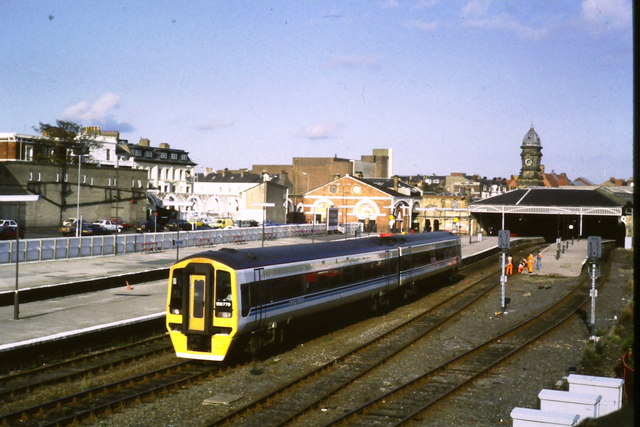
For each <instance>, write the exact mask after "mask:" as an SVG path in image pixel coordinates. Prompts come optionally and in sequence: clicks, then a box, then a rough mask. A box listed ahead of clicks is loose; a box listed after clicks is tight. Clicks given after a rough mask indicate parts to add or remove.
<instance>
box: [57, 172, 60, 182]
mask: <svg viewBox="0 0 640 427" xmlns="http://www.w3.org/2000/svg"><path fill="white" fill-rule="evenodd" d="M56 182H60V174H59V173H57V174H56Z"/></svg>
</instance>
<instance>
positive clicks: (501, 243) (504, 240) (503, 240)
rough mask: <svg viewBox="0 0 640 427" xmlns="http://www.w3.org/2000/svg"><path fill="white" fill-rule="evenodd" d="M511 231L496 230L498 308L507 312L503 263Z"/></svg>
mask: <svg viewBox="0 0 640 427" xmlns="http://www.w3.org/2000/svg"><path fill="white" fill-rule="evenodd" d="M510 237H511V233H510V232H509V230H500V231H498V248H500V285H501V286H500V287H501V293H500V309H501V311H502V313H506V312H507V296H506V292H507V286H506V284H507V275H506V273H505V265H506V260H507V249H509V248H510V247H511V244H510V241H509V239H510Z"/></svg>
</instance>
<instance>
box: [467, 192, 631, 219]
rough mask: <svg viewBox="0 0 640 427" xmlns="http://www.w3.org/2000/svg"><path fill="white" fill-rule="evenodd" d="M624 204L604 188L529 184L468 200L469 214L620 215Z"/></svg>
mask: <svg viewBox="0 0 640 427" xmlns="http://www.w3.org/2000/svg"><path fill="white" fill-rule="evenodd" d="M623 207H624V203H621V202H620V201H616V200H614V198H613V197H612V196H608V195H607V194H605V192H604V191H601V190H598V189H584V188H546V187H531V188H526V189H521V190H513V191H510V192H508V193H504V194H500V195H498V196H494V197H490V198H488V199H484V200H480V201H477V202H475V203H472V204H471V205H470V206H469V209H470V211H471V212H472V213H495V214H542V215H599V216H621V215H622V211H623Z"/></svg>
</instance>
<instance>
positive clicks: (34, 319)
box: [0, 236, 587, 353]
mask: <svg viewBox="0 0 640 427" xmlns="http://www.w3.org/2000/svg"><path fill="white" fill-rule="evenodd" d="M515 240H516V239H512V242H514V243H515ZM296 243H310V240H309V239H302V238H287V239H279V240H276V241H265V242H264V245H265V246H275V245H290V244H296ZM497 244H498V241H497V237H486V236H485V237H483V239H482V241H479V242H476V241H474V242H473V243H470V242H469V238H468V237H464V236H463V237H462V257H463V260H464V259H465V258H468V257H471V256H475V255H478V254H480V253H483V252H490V251H496V247H497ZM586 244H587V242H586V240H583V241H581V242H576V243H575V244H574V245H569V247H568V248H567V249H566V250H565V253H564V254H561V257H560V259H559V260H556V259H555V251H556V249H555V248H556V244H555V243H554V244H553V245H549V246H547V245H546V244H541V247H540V249H542V251H543V255H544V258H543V267H542V270H540V271H534V274H555V275H565V276H567V275H568V276H577V275H579V274H580V271H581V269H582V264H583V263H584V261H585V258H586V252H587V249H586ZM261 245H262V242H261V241H256V242H247V243H246V244H242V245H233V244H225V245H217V246H215V247H212V248H207V249H214V250H215V249H220V248H221V247H224V246H227V247H228V246H233V247H236V248H251V247H260V246H261ZM205 250H206V249H205ZM201 251H203V248H181V249H180V250H179V257H180V258H182V257H184V256H187V255H191V254H194V253H198V252H201ZM534 255H535V253H534ZM175 261H176V251H175V250H167V251H163V252H159V253H135V254H126V255H109V256H101V257H91V258H79V259H72V260H57V261H40V262H28V263H20V264H19V275H18V279H19V288H20V289H27V288H30V287H41V286H52V285H57V284H62V283H69V282H74V281H79V280H84V279H87V278H95V277H99V276H104V277H109V276H113V275H117V274H121V273H128V272H137V271H147V270H151V269H158V268H166V267H169V266H171V264H173V263H174V262H175ZM496 265H497V266H498V265H499V264H498V259H497V258H496ZM15 281H16V267H15V265H13V264H11V265H2V266H0V290H2V291H7V290H14V289H15ZM166 290H167V283H166V280H157V281H152V282H146V283H122V284H121V286H119V287H115V288H111V289H107V290H102V291H95V292H88V293H83V294H77V295H70V296H65V297H60V298H51V299H48V300H43V301H36V302H30V303H24V304H20V305H19V313H18V320H14V314H15V311H14V310H15V307H14V306H6V307H0V331H1V332H0V353H2V352H4V351H9V350H13V349H16V348H23V347H29V346H33V345H36V344H41V343H43V342H48V341H55V340H61V339H66V338H69V337H74V336H78V335H82V334H86V333H88V332H93V331H98V330H102V329H109V328H113V327H116V326H122V325H128V324H135V323H137V322H142V321H144V320H149V319H155V318H161V317H163V316H164V307H165V305H166Z"/></svg>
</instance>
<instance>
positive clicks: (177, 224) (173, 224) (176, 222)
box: [164, 219, 193, 231]
mask: <svg viewBox="0 0 640 427" xmlns="http://www.w3.org/2000/svg"><path fill="white" fill-rule="evenodd" d="M164 227H165V228H166V229H167V230H169V231H178V230H181V231H191V230H193V224H191V223H190V222H189V221H187V220H184V219H170V220H169V222H167V223H166V224H165V226H164Z"/></svg>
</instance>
